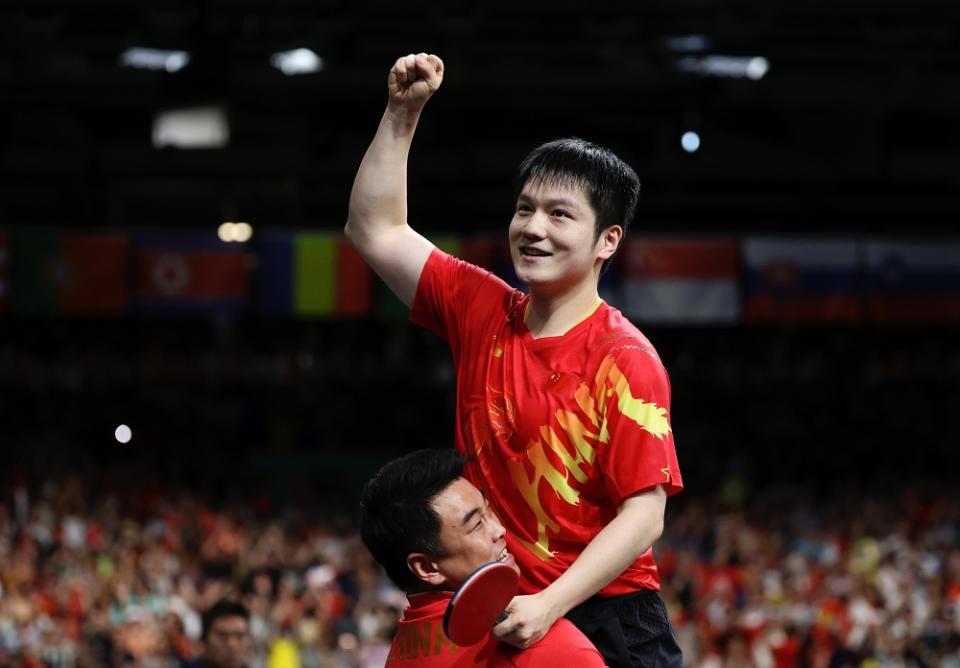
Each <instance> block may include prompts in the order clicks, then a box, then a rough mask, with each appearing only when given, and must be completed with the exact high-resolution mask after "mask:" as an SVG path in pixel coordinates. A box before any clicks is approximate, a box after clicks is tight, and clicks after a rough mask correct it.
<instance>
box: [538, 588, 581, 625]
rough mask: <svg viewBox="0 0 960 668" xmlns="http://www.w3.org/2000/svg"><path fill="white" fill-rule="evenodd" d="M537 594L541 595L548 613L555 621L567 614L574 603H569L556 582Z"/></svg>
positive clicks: (542, 602) (552, 620)
mask: <svg viewBox="0 0 960 668" xmlns="http://www.w3.org/2000/svg"><path fill="white" fill-rule="evenodd" d="M537 596H539V597H540V602H541V604H542V605H543V606H544V608H545V609H546V610H547V614H548V615H549V616H550V621H551V623H552V622H555V621H557V620H558V619H560V618H561V617H563V616H564V615H565V614H567V613H568V612H569V611H570V609H571V608H573V606H572V605H569V604H568V602H567V601H566V600H565V597H564V596H563V595H562V592H560V591H559V590H558V588H557V586H556V583H554V584H551V585H550V586H549V587H547V588H546V589H544V590H543V591H541V592H540V593H539V594H537Z"/></svg>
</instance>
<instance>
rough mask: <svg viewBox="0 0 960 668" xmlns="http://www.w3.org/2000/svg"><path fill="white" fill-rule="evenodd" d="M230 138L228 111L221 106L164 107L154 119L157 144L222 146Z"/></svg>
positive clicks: (201, 146) (164, 145)
mask: <svg viewBox="0 0 960 668" xmlns="http://www.w3.org/2000/svg"><path fill="white" fill-rule="evenodd" d="M229 140H230V125H229V123H228V122H227V113H226V111H224V110H223V109H222V108H220V107H216V106H211V107H192V108H187V109H176V110H172V111H164V112H161V113H159V114H157V116H156V118H154V120H153V146H154V147H155V148H164V147H167V146H172V147H175V148H223V147H224V146H226V145H227V143H228V142H229Z"/></svg>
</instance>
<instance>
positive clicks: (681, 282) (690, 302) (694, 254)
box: [611, 238, 740, 324]
mask: <svg viewBox="0 0 960 668" xmlns="http://www.w3.org/2000/svg"><path fill="white" fill-rule="evenodd" d="M623 251H624V252H625V253H624V254H625V257H624V258H623V259H622V260H621V265H622V266H623V271H624V274H625V276H624V281H623V297H624V299H623V301H624V305H625V307H626V313H627V315H628V316H629V317H631V318H635V319H636V320H638V321H640V322H651V323H663V324H682V323H698V324H702V323H717V324H723V323H732V322H736V321H737V320H738V319H739V317H740V297H739V291H738V286H737V275H738V258H737V253H738V248H737V244H736V242H734V241H732V240H694V239H652V238H649V239H643V238H641V239H630V240H628V241H627V243H626V248H624V249H623ZM612 269H613V268H612V267H611V270H612Z"/></svg>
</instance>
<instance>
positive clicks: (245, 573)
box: [0, 477, 403, 668]
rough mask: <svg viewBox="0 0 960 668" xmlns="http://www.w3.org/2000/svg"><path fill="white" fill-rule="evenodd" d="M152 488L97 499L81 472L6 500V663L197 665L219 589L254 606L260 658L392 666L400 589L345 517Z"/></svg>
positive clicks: (254, 662)
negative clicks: (223, 503) (219, 503)
mask: <svg viewBox="0 0 960 668" xmlns="http://www.w3.org/2000/svg"><path fill="white" fill-rule="evenodd" d="M146 487H147V488H146V489H142V490H136V491H132V492H130V493H128V494H124V495H122V496H118V495H115V494H111V493H99V494H97V495H96V496H95V497H94V498H89V497H88V496H87V495H88V494H89V493H90V492H91V490H89V489H86V488H85V487H84V486H83V485H82V484H81V482H80V480H79V479H78V478H75V477H74V478H68V479H67V480H65V481H61V482H57V483H54V482H52V481H47V482H46V484H44V485H43V486H41V487H40V488H39V489H38V490H28V487H27V486H22V485H21V486H14V487H13V489H12V493H11V494H10V495H9V496H8V497H7V498H4V499H3V502H2V503H0V666H25V667H30V668H32V667H39V666H50V667H52V668H70V667H71V666H146V667H151V668H154V667H155V668H168V667H174V666H180V665H183V664H187V663H189V662H191V661H194V660H197V659H198V658H200V655H201V653H202V642H201V631H202V626H201V615H202V613H203V611H205V610H206V609H208V608H209V607H210V606H211V605H213V604H214V603H215V602H216V601H218V600H220V599H222V598H227V599H233V600H238V601H242V602H243V603H244V604H245V606H246V607H247V609H248V610H249V611H250V620H249V629H250V639H251V641H252V646H251V651H250V661H249V665H251V666H271V668H295V667H298V666H303V667H304V668H306V667H308V666H330V667H340V666H344V667H346V666H351V667H353V666H382V665H383V663H384V661H385V660H386V653H387V650H388V646H389V642H390V639H391V637H392V631H393V627H394V624H395V622H396V619H397V616H398V615H399V612H400V610H401V608H402V605H403V597H402V594H400V592H399V591H397V590H396V589H394V588H393V587H392V586H389V585H388V584H387V582H386V580H385V579H384V578H383V577H382V576H381V574H380V571H379V569H378V567H376V566H375V564H374V563H373V562H372V560H371V559H370V558H369V556H368V555H367V553H366V551H365V550H363V549H362V548H361V547H360V543H359V539H358V537H357V535H356V531H355V529H354V528H353V526H352V525H351V524H350V523H349V522H347V521H346V520H345V517H343V516H327V517H323V518H319V517H313V518H308V517H306V516H305V515H304V514H302V513H300V512H297V511H294V510H293V509H283V510H281V509H276V508H274V507H272V505H271V503H270V501H269V500H268V499H267V498H265V497H264V498H255V499H253V500H252V502H251V503H249V504H245V505H240V504H238V505H231V506H230V507H227V508H221V509H214V508H213V506H212V505H211V504H209V503H207V502H205V501H202V500H201V499H200V497H199V496H197V495H194V494H191V493H187V492H175V493H173V494H170V493H167V490H163V491H161V490H160V489H158V488H155V487H153V486H151V485H147V486H146Z"/></svg>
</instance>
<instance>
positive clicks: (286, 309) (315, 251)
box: [256, 231, 373, 317]
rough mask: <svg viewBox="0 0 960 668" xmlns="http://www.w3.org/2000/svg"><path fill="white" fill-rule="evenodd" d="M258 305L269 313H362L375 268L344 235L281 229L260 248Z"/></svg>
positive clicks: (367, 307)
mask: <svg viewBox="0 0 960 668" xmlns="http://www.w3.org/2000/svg"><path fill="white" fill-rule="evenodd" d="M257 257H258V269H257V273H258V275H257V292H256V296H257V297H256V300H257V308H258V310H260V311H261V312H263V313H272V314H276V315H301V316H308V317H314V316H338V317H362V316H365V315H368V314H369V313H370V310H371V301H372V291H373V272H372V271H371V270H370V268H369V267H368V266H367V264H366V262H364V261H363V258H361V257H360V256H359V254H357V251H356V250H354V248H353V246H352V244H350V242H349V241H347V240H346V239H344V238H343V237H342V235H340V234H339V233H337V234H334V233H332V232H299V233H298V232H290V231H275V232H269V233H267V234H266V235H264V236H263V237H262V238H261V239H260V242H259V246H258V254H257Z"/></svg>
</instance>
